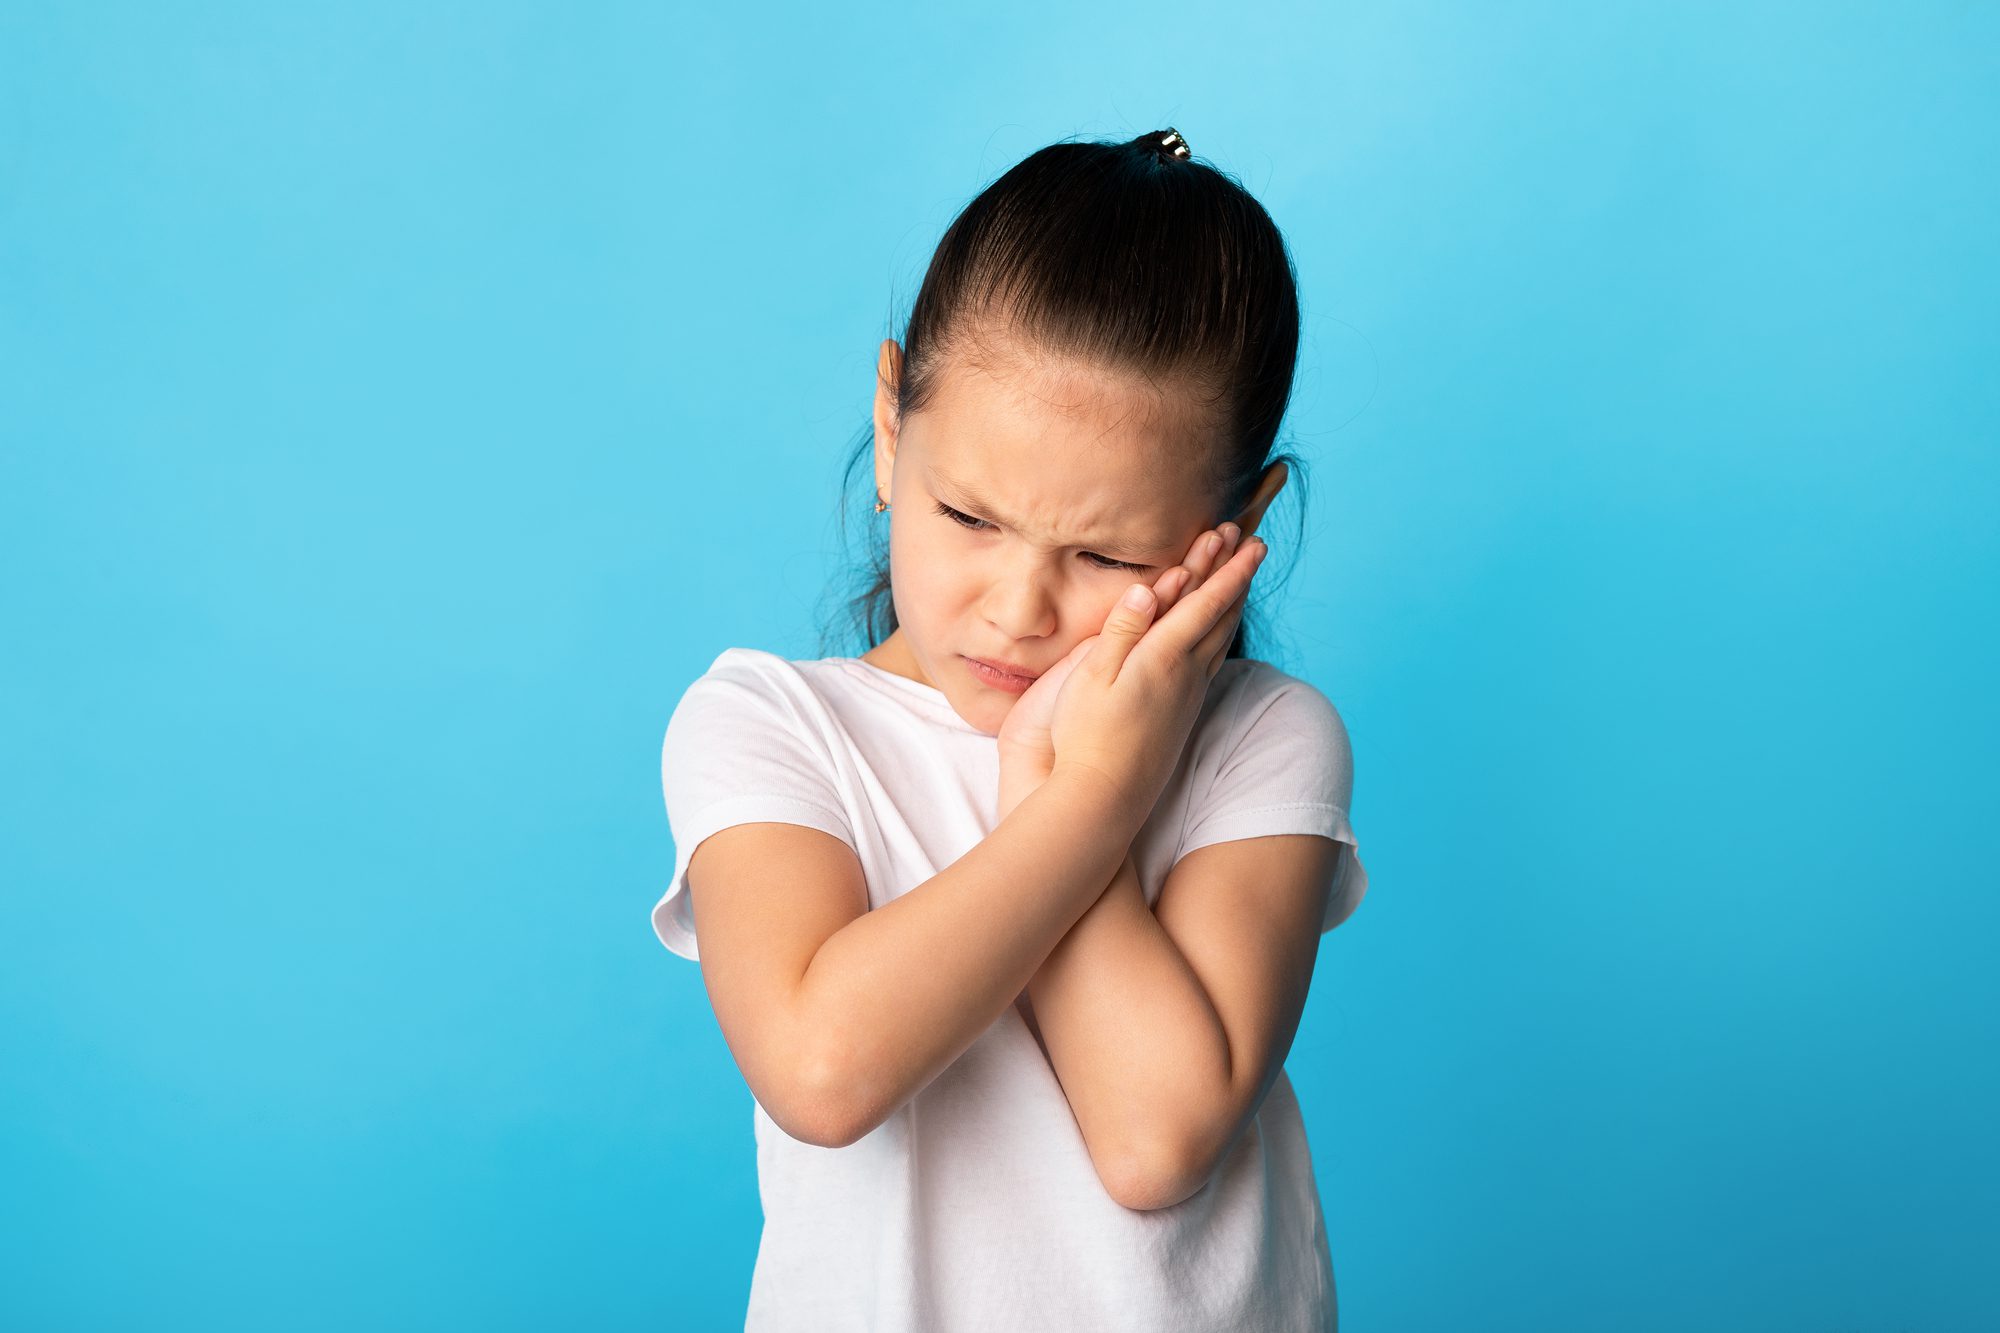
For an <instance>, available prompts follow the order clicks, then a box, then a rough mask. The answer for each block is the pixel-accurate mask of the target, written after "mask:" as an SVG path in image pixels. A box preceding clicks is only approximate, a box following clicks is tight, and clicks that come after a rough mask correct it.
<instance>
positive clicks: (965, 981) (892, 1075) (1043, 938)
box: [797, 764, 1148, 1147]
mask: <svg viewBox="0 0 2000 1333" xmlns="http://www.w3.org/2000/svg"><path fill="white" fill-rule="evenodd" d="M1147 813H1148V812H1147V811H1144V810H1134V809H1131V808H1130V802H1129V798H1127V797H1126V796H1125V795H1123V794H1122V793H1121V792H1119V791H1118V790H1116V789H1114V788H1113V787H1112V786H1111V785H1110V784H1109V783H1107V782H1106V781H1104V780H1103V779H1102V778H1100V777H1099V776H1098V775H1096V774H1095V773H1093V772H1092V771H1091V770H1088V769H1084V768H1080V767H1074V766H1065V765H1062V764H1058V765H1056V766H1055V768H1054V769H1053V770H1052V771H1051V772H1050V774H1049V776H1048V778H1047V779H1046V780H1045V781H1043V782H1042V783H1041V784H1040V785H1039V786H1037V787H1036V788H1035V790H1034V791H1032V792H1029V793H1027V794H1025V795H1024V796H1023V797H1022V798H1021V799H1020V800H1019V801H1018V802H1017V803H1016V804H1015V805H1013V806H1012V807H1011V809H1010V811H1009V813H1008V814H1007V816H1006V817H1005V818H1004V819H1002V820H1001V821H1000V822H999V823H998V825H996V826H995V828H994V829H993V831H992V832H991V833H990V834H988V835H987V836H986V837H985V838H984V839H982V840H981V841H980V842H979V843H978V844H977V845H976V846H974V847H973V848H972V849H971V850H969V851H967V852H966V853H965V855H963V856H961V857H959V858H958V859H957V860H956V861H954V862H952V863H951V864H950V865H948V866H946V867H945V868H944V869H943V870H941V871H939V872H938V873H937V874H935V875H933V876H932V877H931V878H930V879H928V880H926V881H924V882H923V883H922V884H919V885H917V886H915V887H914V888H912V889H910V890H909V891H908V892H906V893H904V894H903V895H902V896H900V897H898V898H895V899H893V900H891V901H890V902H888V903H885V904H883V905H882V906H881V907H878V908H875V909H874V910H872V911H868V912H864V913H862V914H861V915H860V916H858V917H856V918H855V919H854V920H852V921H850V922H848V923H847V924H846V925H844V926H842V927H841V928H840V929H839V930H837V931H835V932H834V933H833V934H832V935H831V936H829V937H828V938H827V939H826V941H825V942H824V943H823V944H821V945H820V947H819V949H818V950H817V951H816V952H815V954H814V955H813V958H812V961H811V962H810V964H809V965H808V966H807V968H806V972H805V975H804V977H803V978H802V979H801V980H800V982H799V988H798V991H797V1001H798V1005H799V1008H798V1011H797V1012H798V1013H799V1014H800V1015H801V1016H802V1018H803V1021H804V1026H805V1030H807V1031H809V1032H811V1033H813V1034H815V1035H814V1037H813V1059H812V1060H811V1061H810V1064H811V1068H810V1069H809V1070H807V1071H806V1075H805V1077H806V1080H807V1082H808V1084H809V1085H810V1086H812V1087H814V1088H816V1089H818V1090H819V1091H820V1093H821V1095H822V1097H823V1100H822V1101H821V1102H820V1104H822V1105H829V1106H833V1107H836V1108H838V1110H837V1114H838V1116H839V1119H840V1122H841V1124H842V1125H843V1126H844V1132H842V1133H841V1134H840V1135H839V1136H838V1141H837V1142H835V1143H831V1144H827V1145H825V1146H830V1147H844V1146H846V1145H847V1144H848V1143H851V1142H853V1141H854V1140H855V1139H858V1138H860V1137H861V1136H862V1135H864V1134H866V1133H868V1132H869V1131H870V1130H872V1129H874V1128H875V1127H876V1126H877V1125H879V1124H881V1123H882V1122H883V1121H884V1120H885V1119H887V1118H888V1116H889V1114H890V1113H891V1112H892V1111H894V1110H895V1109H896V1108H897V1107H899V1106H901V1105H903V1104H904V1103H905V1102H906V1101H908V1100H909V1099H910V1098H911V1097H913V1096H915V1095H916V1094H917V1092H918V1091H919V1090H921V1089H922V1088H923V1087H924V1086H925V1085H927V1084H928V1083H929V1082H930V1081H931V1080H932V1079H934V1078H936V1077H937V1075H938V1074H939V1073H941V1072H942V1071H943V1070H944V1068H945V1067H946V1066H947V1065H949V1064H950V1063H951V1062H952V1061H953V1060H955V1059H957V1058H958V1057H959V1055H960V1054H962V1053H963V1052H964V1051H965V1049H966V1048H967V1047H968V1046H970V1045H971V1044H972V1043H973V1041H974V1040H975V1039H977V1038H978V1037H979V1035H980V1034H981V1033H983V1032H984V1031H986V1029H987V1028H989V1027H991V1026H992V1025H993V1023H994V1021H995V1020H997V1019H998V1018H999V1017H1000V1016H1001V1015H1002V1014H1003V1013H1005V1012H1006V1010H1007V1008H1008V1006H1009V1005H1011V1004H1013V1002H1014V1000H1015V997H1017V996H1018V995H1019V994H1020V993H1021V991H1022V990H1023V989H1025V988H1026V987H1027V985H1028V980H1029V978H1030V977H1031V976H1033V975H1034V972H1035V969H1036V968H1037V967H1038V966H1040V964H1041V962H1042V960H1043V959H1044V958H1046V957H1047V956H1048V953H1049V951H1050V950H1051V949H1053V948H1054V947H1055V946H1056V942H1057V941H1058V940H1060V939H1062V937H1063V936H1064V935H1065V934H1066V933H1067V932H1068V931H1069V929H1070V928H1071V927H1072V926H1074V925H1075V924H1076V922H1077V919H1078V918H1079V917H1081V916H1082V915H1083V914H1084V912H1085V911H1086V910H1088V909H1089V907H1090V905H1091V904H1092V903H1093V902H1094V901H1096V900H1097V899H1098V898H1099V897H1100V896H1101V895H1102V894H1103V892H1104V886H1105V884H1106V883H1107V882H1109V881H1110V879H1111V877H1112V875H1113V873H1114V872H1116V870H1117V869H1118V864H1119V862H1120V861H1121V860H1122V859H1123V858H1124V857H1125V854H1126V849H1127V848H1128V847H1130V845H1131V842H1132V839H1133V838H1134V837H1135V836H1136V835H1137V834H1138V831H1139V828H1140V826H1141V825H1142V824H1143V823H1144V822H1145V818H1146V815H1147Z"/></svg>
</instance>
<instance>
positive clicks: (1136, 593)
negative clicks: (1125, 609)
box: [1125, 583, 1151, 611]
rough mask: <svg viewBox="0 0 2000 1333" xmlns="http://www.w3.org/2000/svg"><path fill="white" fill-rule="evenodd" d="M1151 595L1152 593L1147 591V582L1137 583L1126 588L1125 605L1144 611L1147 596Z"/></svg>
mask: <svg viewBox="0 0 2000 1333" xmlns="http://www.w3.org/2000/svg"><path fill="white" fill-rule="evenodd" d="M1149 596H1151V594H1150V593H1148V592H1147V591H1146V585H1145V584H1143V583H1135V584H1133V585H1132V586H1131V587H1129V588H1127V589H1126V590H1125V605H1127V606H1129V607H1131V608H1132V609H1133V610H1134V611H1144V610H1145V609H1146V598H1147V597H1149Z"/></svg>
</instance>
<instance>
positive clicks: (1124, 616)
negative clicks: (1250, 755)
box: [1049, 534, 1267, 819]
mask: <svg viewBox="0 0 2000 1333" xmlns="http://www.w3.org/2000/svg"><path fill="white" fill-rule="evenodd" d="M1204 540H1206V534H1204ZM1266 550H1267V548H1266V547H1265V545H1264V541H1263V539H1262V538H1261V537H1256V536H1252V537H1248V538H1246V539H1244V540H1243V542H1242V544H1241V545H1240V546H1238V547H1237V549H1236V551H1235V552H1234V553H1233V554H1232V555H1231V556H1230V557H1229V559H1228V560H1227V561H1225V562H1224V563H1223V564H1222V565H1221V567H1219V568H1218V569H1216V570H1215V571H1214V572H1213V573H1211V574H1210V575H1209V576H1208V578H1207V579H1206V581H1204V582H1202V583H1200V584H1199V585H1198V586H1196V587H1194V588H1193V589H1192V590H1191V591H1186V592H1183V593H1181V594H1179V595H1177V596H1176V597H1175V600H1174V601H1173V603H1172V604H1171V605H1170V606H1168V607H1167V609H1166V611H1165V612H1164V613H1163V614H1160V616H1159V619H1158V621H1157V623H1156V622H1155V620H1154V615H1155V612H1156V611H1157V610H1158V608H1159V605H1160V601H1159V595H1158V594H1157V593H1156V592H1154V591H1153V590H1152V589H1150V588H1148V587H1147V586H1146V585H1145V584H1143V583H1137V584H1134V585H1132V586H1133V589H1135V590H1137V591H1138V592H1139V593H1140V594H1142V596H1141V598H1140V605H1138V606H1136V607H1135V606H1132V605H1130V604H1128V603H1127V602H1125V601H1120V602H1119V603H1118V605H1117V606H1115V607H1113V608H1112V610H1111V613H1110V615H1108V616H1107V617H1105V621H1104V629H1103V630H1102V631H1101V632H1100V633H1098V634H1097V635H1095V636H1094V637H1093V638H1091V639H1090V640H1089V641H1088V642H1089V643H1090V648H1089V651H1088V652H1087V653H1086V654H1085V656H1084V657H1083V659H1082V660H1081V661H1080V662H1078V663H1077V664H1076V666H1075V668H1074V669H1072V670H1071V672H1070V674H1069V678H1068V679H1067V680H1065V681H1063V683H1062V693H1061V694H1060V695H1059V696H1058V697H1057V699H1056V703H1055V710H1054V714H1053V716H1052V718H1051V720H1050V724H1049V737H1050V741H1051V744H1052V745H1053V747H1054V749H1055V770H1056V771H1057V772H1061V771H1063V770H1064V769H1066V768H1067V769H1071V770H1074V771H1079V772H1085V773H1088V774H1090V775H1092V776H1094V777H1095V778H1097V779H1100V780H1102V781H1104V782H1106V783H1107V784H1108V785H1109V786H1110V788H1111V789H1112V791H1113V792H1114V794H1115V795H1116V797H1117V799H1118V800H1119V801H1120V802H1121V804H1123V805H1124V806H1125V807H1126V808H1127V809H1128V810H1129V811H1130V812H1131V814H1132V816H1133V818H1135V819H1144V818H1145V816H1146V814H1147V813H1148V812H1150V811H1151V810H1152V808H1153V804H1154V802H1156V801H1157V800H1159V797H1160V793H1161V791H1163V790H1164V789H1165V787H1166V785H1167V779H1168V778H1170V777H1172V776H1173V771H1174V768H1175V766H1176V764H1178V763H1179V761H1180V756H1181V751H1182V749H1183V747H1185V746H1186V744H1187V739H1188V735H1189V733H1190V732H1192V731H1193V729H1194V722H1195V718H1196V717H1198V716H1199V715H1200V713H1201V706H1202V701H1203V700H1204V699H1206V698H1207V696H1208V686H1209V682H1211V681H1212V680H1214V679H1215V676H1216V673H1217V672H1218V671H1220V670H1221V669H1222V663H1223V661H1224V660H1225V659H1226V658H1227V656H1228V653H1229V643H1230V640H1232V639H1233V638H1235V636H1236V626H1237V624H1238V622H1239V621H1240V620H1241V619H1242V616H1243V605H1244V602H1245V601H1246V600H1247V598H1248V596H1249V591H1250V580H1251V577H1252V576H1253V575H1254V574H1255V573H1256V572H1257V567H1258V566H1259V565H1260V564H1262V563H1263V560H1264V555H1265V552H1266Z"/></svg>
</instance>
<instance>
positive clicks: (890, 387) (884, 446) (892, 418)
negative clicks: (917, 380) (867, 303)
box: [875, 338, 903, 497]
mask: <svg viewBox="0 0 2000 1333" xmlns="http://www.w3.org/2000/svg"><path fill="white" fill-rule="evenodd" d="M902 381H903V349H902V347H901V346H899V345H898V344H897V342H896V340H895V339H894V338H884V339H883V340H882V348H881V353H880V355H879V357H878V358H877V359H876V362H875V493H876V494H877V495H879V496H884V497H886V496H887V495H888V494H889V475H890V471H891V469H892V468H893V467H894V465H895V462H896V430H897V427H898V426H899V425H900V424H901V423H900V422H899V421H898V420H897V418H896V392H897V389H898V388H899V387H900V386H901V384H902Z"/></svg>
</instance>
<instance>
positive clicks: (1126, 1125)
mask: <svg viewBox="0 0 2000 1333" xmlns="http://www.w3.org/2000/svg"><path fill="white" fill-rule="evenodd" d="M1046 773H1047V769H1046V767H1045V766H1043V767H1040V768H1038V767H1037V766H1036V765H1035V764H1032V763H1016V764H1011V765H1009V764H1003V765H1002V767H1001V771H1000V805H999V809H1000V813H1001V816H1002V817H1003V818H1004V817H1005V815H1006V813H1007V812H1008V811H1009V810H1011V809H1013V808H1014V806H1015V805H1018V804H1019V803H1020V802H1021V801H1022V800H1023V799H1024V798H1025V797H1026V796H1027V795H1028V794H1029V793H1030V792H1032V791H1034V790H1035V788H1036V787H1037V786H1038V785H1039V784H1040V783H1041V782H1042V781H1044V780H1045V777H1046ZM1135 836H1136V835H1135ZM1028 1001H1029V1003H1030V1004H1032V1005H1033V1006H1034V1011H1035V1026H1036V1028H1037V1029H1038V1030H1039V1031H1040V1033H1041V1037H1042V1044H1043V1045H1044V1046H1045V1047H1047V1048H1048V1053H1049V1062H1050V1064H1052V1065H1053V1066H1054V1067H1055V1071H1056V1079H1057V1081H1058V1082H1060V1083H1061V1084H1062V1088H1063V1094H1064V1096H1066V1097H1067V1098H1068V1099H1069V1105H1070V1111H1071V1112H1072V1114H1074V1115H1075V1116H1076V1123H1077V1128H1078V1129H1079V1130H1080V1131H1081V1132H1082V1134H1083V1137H1084V1142H1085V1143H1086V1144H1087V1145H1088V1146H1089V1148H1090V1154H1091V1160H1092V1161H1094V1162H1096V1163H1097V1164H1098V1173H1099V1175H1100V1176H1106V1177H1108V1178H1109V1179H1111V1180H1113V1181H1119V1182H1120V1183H1119V1191H1120V1193H1121V1194H1122V1195H1124V1196H1125V1197H1132V1196H1133V1195H1134V1194H1135V1193H1136V1194H1137V1195H1138V1196H1139V1197H1146V1196H1147V1195H1148V1194H1149V1193H1153V1192H1156V1191H1158V1190H1161V1189H1165V1190H1168V1191H1170V1192H1172V1191H1176V1190H1180V1189H1181V1187H1180V1185H1179V1184H1177V1183H1176V1182H1178V1181H1179V1180H1180V1179H1181V1177H1182V1176H1183V1175H1185V1173H1186V1171H1187V1170H1188V1168H1189V1163H1188V1162H1187V1161H1185V1160H1184V1159H1185V1158H1187V1157H1188V1156H1189V1155H1190V1150H1189V1149H1188V1148H1187V1146H1186V1145H1185V1144H1184V1143H1183V1142H1182V1139H1183V1137H1184V1135H1183V1123H1184V1122H1185V1121H1186V1120H1187V1119H1188V1117H1187V1115H1186V1114H1185V1112H1187V1110H1188V1108H1191V1107H1201V1106H1206V1105H1208V1103H1209V1101H1210V1100H1211V1099H1212V1098H1213V1096H1214V1095H1215V1089H1217V1088H1220V1087H1226V1086H1227V1085H1228V1081H1229V1055H1228V1051H1229V1038H1228V1034H1227V1032H1226V1031H1225V1029H1224V1028H1223V1026H1222V1017H1221V1015H1219V1014H1218V1013H1216V1011H1215V1005H1214V1003H1213V1002H1212V1001H1211V1000H1210V999H1209V998H1208V992H1207V990H1206V989H1204V988H1203V986H1202V984H1201V979H1200V978H1199V977H1197V976H1196V975H1195V973H1194V969H1193V968H1191V967H1189V966H1188V962H1187V958H1186V957H1185V956H1184V955H1183V954H1182V953H1181V951H1180V948H1179V946H1177V945H1176V944H1175V943H1174V941H1173V939H1172V937H1171V936H1169V935H1168V934H1167V932H1166V929H1165V927H1163V926H1161V925H1160V922H1159V919H1158V918H1157V917H1155V916H1154V915H1153V910H1152V908H1151V907H1150V906H1149V905H1148V904H1147V902H1146V890H1145V886H1144V885H1143V884H1142V883H1141V882H1140V879H1139V871H1138V867H1137V865H1136V864H1135V863H1134V861H1133V860H1132V856H1131V852H1130V847H1129V844H1128V846H1127V851H1126V855H1125V857H1124V859H1123V861H1121V862H1120V864H1119V867H1118V870H1117V873H1116V874H1115V875H1113V877H1112V879H1111V882H1110V884H1109V885H1108V886H1107V887H1106V888H1105V891H1104V893H1103V894H1102V895H1101V896H1100V897H1099V898H1098V899H1097V901H1096V902H1094V903H1092V904H1091V906H1090V910H1089V911H1087V912H1085V913H1084V915H1083V916H1082V917H1081V918H1079V919H1078V921H1077V923H1076V924H1075V925H1074V926H1072V927H1071V928H1070V930H1069V931H1068V933H1066V934H1065V935H1064V936H1063V938H1062V940H1061V941H1060V942H1059V943H1057V945H1056V947H1055V948H1054V949H1052V950H1051V951H1050V952H1049V955H1048V957H1047V958H1045V959H1044V960H1043V961H1042V965H1041V966H1040V967H1039V968H1037V969H1036V970H1035V975H1034V976H1033V977H1032V978H1031V979H1030V980H1029V983H1028ZM1121 1178H1122V1179H1121ZM1177 1197H1178V1196H1177V1195H1176V1198H1177Z"/></svg>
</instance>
